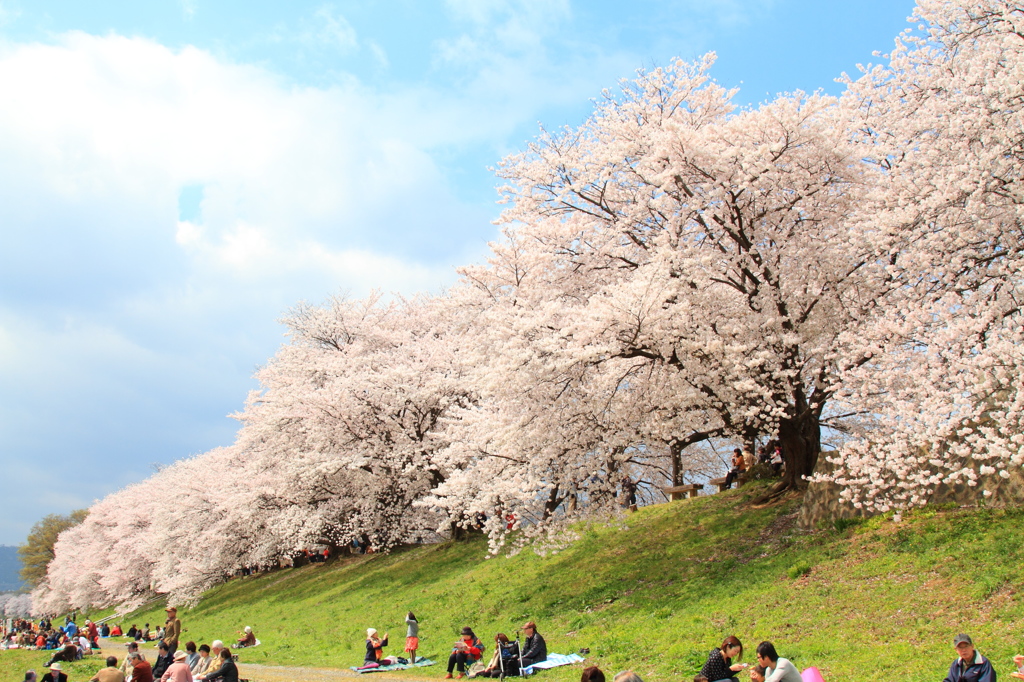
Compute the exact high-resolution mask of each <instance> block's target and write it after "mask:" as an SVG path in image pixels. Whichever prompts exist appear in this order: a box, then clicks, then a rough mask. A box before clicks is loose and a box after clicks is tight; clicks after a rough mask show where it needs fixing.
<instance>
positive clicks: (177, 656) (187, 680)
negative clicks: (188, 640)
mask: <svg viewBox="0 0 1024 682" xmlns="http://www.w3.org/2000/svg"><path fill="white" fill-rule="evenodd" d="M168 680H170V682H192V671H191V669H189V667H188V654H186V653H185V652H184V651H181V650H180V649H179V650H178V651H175V652H174V662H173V663H171V664H170V665H169V666H167V670H165V671H164V674H163V675H161V676H160V682H168Z"/></svg>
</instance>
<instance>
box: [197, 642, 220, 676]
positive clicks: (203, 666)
mask: <svg viewBox="0 0 1024 682" xmlns="http://www.w3.org/2000/svg"><path fill="white" fill-rule="evenodd" d="M197 653H198V654H199V655H198V656H197V657H196V660H195V663H193V664H192V666H191V667H190V668H189V670H191V671H192V677H196V676H197V675H202V674H203V673H205V672H206V671H207V670H209V669H210V663H211V662H212V661H213V657H211V656H210V647H209V646H208V645H206V644H202V645H200V647H199V651H198V652H197ZM218 653H220V652H218Z"/></svg>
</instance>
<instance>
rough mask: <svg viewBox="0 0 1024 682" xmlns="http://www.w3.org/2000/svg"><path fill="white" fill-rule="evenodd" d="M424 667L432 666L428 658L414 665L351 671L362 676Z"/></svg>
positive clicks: (382, 666)
mask: <svg viewBox="0 0 1024 682" xmlns="http://www.w3.org/2000/svg"><path fill="white" fill-rule="evenodd" d="M425 665H434V662H433V661H432V660H430V659H429V658H421V659H419V660H418V661H416V662H415V663H395V664H394V665H380V666H377V667H376V668H357V667H355V666H352V670H355V671H356V672H357V673H359V674H360V675H362V674H363V673H386V672H387V671H389V670H405V669H406V668H422V667H423V666H425Z"/></svg>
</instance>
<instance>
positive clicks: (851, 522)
mask: <svg viewBox="0 0 1024 682" xmlns="http://www.w3.org/2000/svg"><path fill="white" fill-rule="evenodd" d="M862 523H864V517H862V516H855V517H853V518H850V519H836V520H835V521H833V522H832V525H833V526H834V527H835V529H836V531H838V532H840V533H845V532H846V531H847V530H848V529H850V528H853V527H854V526H859V525H861V524H862Z"/></svg>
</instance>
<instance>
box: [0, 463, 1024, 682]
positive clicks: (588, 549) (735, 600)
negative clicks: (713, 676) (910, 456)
mask: <svg viewBox="0 0 1024 682" xmlns="http://www.w3.org/2000/svg"><path fill="white" fill-rule="evenodd" d="M759 485H760V484H756V483H755V484H751V485H748V486H746V487H745V488H743V489H741V490H739V491H734V492H729V493H725V494H721V495H714V496H709V497H703V498H698V499H696V500H686V501H680V502H675V503H671V504H664V505H658V506H655V507H649V508H645V509H641V510H640V511H639V512H637V513H635V514H632V515H630V516H628V517H627V518H625V519H624V520H622V521H620V522H616V523H612V524H607V525H606V524H591V525H589V526H585V527H581V528H579V529H578V532H579V535H580V537H579V539H578V540H577V541H576V542H575V543H574V544H572V545H571V546H570V547H568V548H567V549H565V550H563V551H561V552H558V553H557V554H553V555H548V556H547V557H540V556H538V555H536V554H535V553H533V552H532V551H525V552H523V553H521V554H520V555H518V556H515V557H512V558H507V557H498V558H490V559H488V558H486V545H485V543H484V542H483V541H482V540H476V541H472V542H469V543H460V544H453V543H448V544H444V545H434V546H425V547H417V548H412V549H406V550H402V551H399V552H395V553H393V554H391V555H370V556H366V557H353V558H345V559H342V560H338V561H335V562H332V563H329V564H327V565H314V566H307V567H302V568H299V569H285V570H281V571H276V572H273V573H269V574H264V575H260V576H252V577H248V578H242V579H237V580H233V581H231V582H229V583H227V584H225V585H223V586H220V587H218V588H216V589H214V590H212V591H210V592H209V593H208V594H207V596H206V598H204V599H203V601H202V602H201V603H200V604H199V605H198V606H197V607H196V608H195V609H193V610H191V611H189V610H186V611H184V612H182V613H181V614H180V617H181V618H182V622H183V623H184V627H185V629H186V632H185V634H184V636H183V638H182V641H183V642H184V641H185V640H187V639H192V640H195V641H197V642H209V641H210V640H211V639H214V638H220V639H223V640H225V641H228V640H233V639H234V638H235V637H236V634H235V633H236V632H237V631H238V630H240V629H241V628H242V627H243V626H245V625H252V626H253V628H254V629H255V631H256V633H257V636H258V637H259V638H260V639H261V640H262V642H263V645H262V646H260V647H259V648H257V649H252V650H247V651H242V652H241V654H242V661H243V664H244V663H245V662H251V663H263V664H270V665H309V666H317V667H337V668H342V667H346V666H349V665H358V664H359V663H360V661H361V660H362V653H363V636H364V632H365V628H366V627H376V628H378V629H379V630H380V631H381V632H383V631H384V630H390V632H391V635H392V638H391V646H390V647H389V648H388V649H387V652H388V653H399V654H400V653H401V649H402V648H403V646H404V634H405V628H404V623H403V619H404V616H405V612H406V611H408V610H410V609H411V610H413V611H415V612H416V614H417V616H418V617H419V618H420V623H421V627H420V637H421V645H420V646H421V649H420V655H426V656H430V657H432V658H434V659H435V660H437V661H439V662H441V661H442V660H443V659H445V658H446V657H447V653H448V651H449V647H450V644H451V642H452V641H453V640H454V639H455V637H456V635H457V632H458V630H459V628H461V627H462V626H463V625H470V626H472V627H473V628H474V629H475V630H476V632H477V633H478V634H479V635H480V636H481V637H482V638H484V639H485V641H488V642H490V641H492V639H491V638H493V634H494V633H495V632H497V631H505V632H511V631H512V630H514V629H515V628H516V627H517V626H519V625H521V624H522V622H523V621H524V620H526V619H528V618H529V619H532V620H536V621H537V623H538V625H539V627H540V630H541V632H542V633H543V634H544V635H545V637H546V638H547V640H548V645H549V650H550V651H554V652H559V653H569V652H573V651H577V650H579V649H580V648H582V647H587V648H589V649H590V651H591V653H590V655H589V656H588V664H590V662H593V663H594V664H597V665H600V666H601V667H602V669H604V670H605V671H606V672H608V673H614V672H616V671H618V670H622V669H626V668H632V669H635V670H636V671H637V672H638V673H639V674H640V675H641V676H642V677H644V679H645V680H648V678H649V679H650V680H685V679H689V678H692V676H693V675H694V673H695V672H696V670H697V668H699V666H700V664H701V663H702V662H703V660H704V658H705V657H706V655H707V652H708V650H710V649H711V648H712V647H713V646H716V645H717V644H720V643H721V640H722V639H723V638H724V637H725V636H726V635H730V634H734V635H736V636H738V637H739V638H740V639H741V640H742V641H743V642H744V644H745V645H746V646H747V647H748V649H749V650H751V651H752V649H753V647H754V646H756V644H757V643H758V642H759V641H761V640H763V639H770V640H772V641H773V642H774V643H775V645H776V647H777V648H778V650H779V652H780V653H781V654H782V655H783V656H786V657H788V658H790V659H792V660H793V661H794V662H796V664H797V665H798V666H800V667H806V666H810V665H816V666H818V667H819V668H821V669H822V671H823V673H824V675H825V678H826V679H827V680H830V682H831V680H892V679H902V680H909V681H911V682H913V681H915V680H921V681H924V680H929V681H933V680H936V679H941V678H942V677H943V676H944V675H945V672H946V669H947V668H948V665H949V662H950V661H951V660H952V658H953V655H954V654H953V649H952V644H951V643H952V639H953V636H954V635H955V634H956V633H957V632H960V631H966V632H969V633H971V634H972V636H973V637H974V639H975V642H976V643H977V645H978V648H979V650H980V651H981V652H982V653H983V654H985V655H986V656H988V657H989V658H991V659H992V660H993V662H994V664H995V665H996V669H997V671H998V672H999V674H1000V675H1003V676H1005V675H1006V674H1007V673H1008V672H1009V671H1010V670H1011V667H1012V662H1011V657H1012V656H1013V655H1014V654H1015V653H1022V652H1024V642H1022V641H1020V640H1019V639H1018V636H1019V635H1018V623H1020V622H1021V621H1022V619H1024V607H1022V605H1021V603H1020V599H1019V592H1020V588H1021V586H1022V584H1024V572H1022V569H1021V566H1022V556H1021V552H1022V532H1021V526H1022V521H1024V511H1022V510H1019V509H1014V510H1005V511H1004V510H992V509H981V510H979V509H972V510H966V509H949V508H945V509H929V510H925V511H920V512H916V513H913V514H908V515H905V517H904V519H903V521H902V522H900V523H893V522H892V521H887V520H885V519H881V518H876V519H871V520H869V521H866V522H863V523H855V524H839V525H838V527H833V528H830V529H828V530H822V531H818V532H815V533H812V534H806V533H799V532H797V531H796V530H795V529H794V527H793V525H792V522H793V516H792V512H793V511H795V502H793V501H789V502H786V503H782V504H780V505H776V506H772V507H769V508H762V509H752V508H749V507H748V506H747V505H746V504H745V503H746V501H747V500H748V499H750V496H751V495H752V494H754V493H756V492H757V491H759V490H760V488H759V487H758V486H759ZM161 609H162V605H154V606H153V607H151V609H150V610H148V611H146V612H142V613H137V614H132V615H131V616H130V617H128V618H126V619H125V620H126V623H125V625H126V626H127V624H129V623H131V622H135V623H138V624H140V625H141V624H142V623H143V622H144V621H148V622H149V623H151V624H155V623H156V622H158V621H159V620H161V619H162V617H163V614H162V610H161ZM122 651H123V650H122V649H121V648H120V647H118V650H117V651H115V654H117V653H121V652H122ZM12 655H14V656H26V655H27V654H23V653H17V654H15V653H14V652H4V653H0V675H4V676H5V677H6V678H7V679H10V680H15V679H20V674H21V672H23V671H24V669H25V666H24V663H23V661H24V660H29V659H18V660H19V663H18V666H21V667H20V669H19V670H15V667H17V666H14V667H11V666H8V664H7V662H8V659H9V657H11V656H12ZM35 658H37V659H38V658H40V656H39V654H36V655H35ZM33 660H34V659H33ZM745 660H747V661H751V660H752V655H751V653H748V654H747V655H746V656H745ZM37 665H38V664H37ZM443 673H444V670H443V668H441V666H438V667H436V668H427V669H418V670H415V671H410V676H414V677H422V676H424V675H427V676H432V677H438V678H439V677H441V676H442V675H443ZM243 674H244V673H243ZM542 676H543V678H544V679H546V680H550V681H552V682H555V681H558V682H561V681H567V680H576V679H578V677H579V667H574V668H561V669H556V670H552V671H548V672H544V673H543V674H542ZM78 679H79V678H78V677H77V676H75V675H74V674H73V675H72V682H78ZM81 679H88V677H81ZM371 682H372V680H371Z"/></svg>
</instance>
